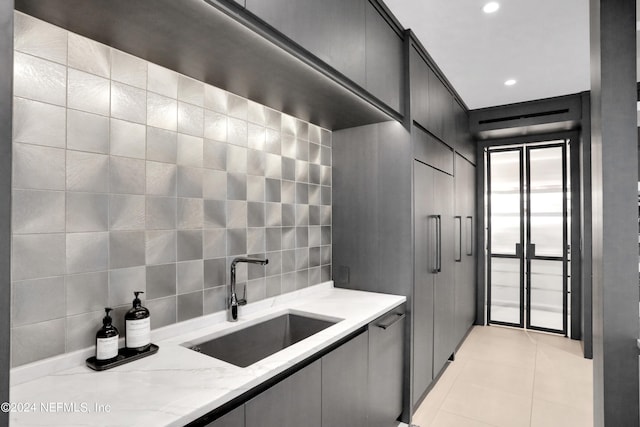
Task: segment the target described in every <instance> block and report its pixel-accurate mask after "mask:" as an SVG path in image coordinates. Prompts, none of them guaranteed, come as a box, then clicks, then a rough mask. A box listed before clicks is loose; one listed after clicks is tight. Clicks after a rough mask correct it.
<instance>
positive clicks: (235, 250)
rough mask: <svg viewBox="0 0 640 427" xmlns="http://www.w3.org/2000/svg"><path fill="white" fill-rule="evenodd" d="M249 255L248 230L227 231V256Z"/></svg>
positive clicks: (234, 229)
mask: <svg viewBox="0 0 640 427" xmlns="http://www.w3.org/2000/svg"><path fill="white" fill-rule="evenodd" d="M246 253H247V229H246V228H229V229H227V255H244V254H246Z"/></svg>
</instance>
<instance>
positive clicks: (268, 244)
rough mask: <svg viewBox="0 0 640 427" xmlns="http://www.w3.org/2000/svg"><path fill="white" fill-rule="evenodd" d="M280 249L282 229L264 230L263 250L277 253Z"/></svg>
mask: <svg viewBox="0 0 640 427" xmlns="http://www.w3.org/2000/svg"><path fill="white" fill-rule="evenodd" d="M280 249H282V229H281V228H279V227H274V228H267V229H266V230H265V250H267V251H279V250H280Z"/></svg>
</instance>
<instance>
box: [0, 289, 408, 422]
mask: <svg viewBox="0 0 640 427" xmlns="http://www.w3.org/2000/svg"><path fill="white" fill-rule="evenodd" d="M405 300H406V298H405V297H403V296H396V295H386V294H378V293H372V292H362V291H352V290H345V289H337V288H333V284H332V283H331V282H327V283H324V284H321V285H317V286H313V287H311V288H308V289H305V290H304V291H301V292H296V293H295V294H293V295H290V294H286V295H282V296H280V297H275V298H269V299H267V300H264V301H259V302H257V303H254V304H248V305H247V306H245V307H242V310H241V311H240V320H239V321H238V322H237V323H229V322H226V321H225V320H224V319H225V317H224V313H216V314H214V315H209V316H205V317H202V318H198V319H194V321H187V322H182V323H179V324H176V325H172V326H171V327H167V328H166V329H167V330H166V331H162V330H158V331H153V332H152V340H153V342H154V343H155V344H157V345H158V346H159V347H160V350H159V352H158V353H157V354H155V355H152V356H149V357H147V358H144V359H141V360H138V361H135V362H131V363H128V364H125V365H122V366H119V367H116V368H113V369H110V370H107V371H102V372H96V371H92V370H91V369H89V368H87V367H86V366H84V365H83V366H76V367H73V368H71V369H66V370H63V371H58V372H52V373H48V374H46V375H44V376H41V377H39V378H36V379H32V380H29V381H26V382H23V383H21V384H14V385H12V387H11V392H10V395H11V403H12V404H13V405H14V409H15V410H17V411H16V412H12V413H11V415H10V423H11V424H10V425H11V426H12V427H19V426H45V425H46V426H72V425H73V426H163V425H164V426H182V425H184V424H187V423H189V422H191V421H193V420H195V419H197V418H199V417H200V416H202V415H204V414H206V413H208V412H210V411H212V410H214V409H215V408H217V407H219V406H220V405H222V404H224V403H225V402H228V401H230V400H231V399H233V398H234V397H237V396H239V395H241V394H242V393H244V392H245V391H247V390H250V389H252V388H253V387H255V386H257V385H259V384H261V383H262V382H264V381H265V380H268V379H269V378H271V377H273V376H275V375H277V374H278V373H280V372H283V371H285V370H286V369H287V368H289V367H291V366H293V365H295V364H296V363H298V362H300V361H302V360H304V359H306V358H308V357H310V356H312V355H314V354H315V353H317V352H318V351H320V350H322V349H324V348H326V347H328V346H330V345H331V344H332V343H335V342H337V341H339V340H340V339H341V338H344V337H346V336H348V335H349V334H350V333H352V332H354V331H356V330H357V329H359V328H360V327H362V326H364V325H366V324H368V323H369V322H371V321H372V320H375V319H376V318H377V317H379V316H381V315H382V314H384V313H385V312H387V311H389V310H391V309H393V308H395V307H397V306H399V305H400V304H402V303H403V302H404V301H405ZM287 312H292V313H296V312H298V313H303V314H304V313H309V314H311V315H312V316H316V317H319V318H329V319H331V318H333V319H344V320H342V321H340V322H338V323H336V324H335V325H332V326H330V327H329V328H327V329H325V330H323V331H321V332H318V333H317V334H315V335H313V336H311V337H309V338H307V339H305V340H302V341H300V342H298V343H296V344H293V345H292V346H290V347H288V348H286V349H284V350H282V351H279V352H278V353H275V354H273V355H271V356H269V357H267V358H264V359H262V360H261V361H259V362H256V363H255V364H253V365H251V366H249V367H246V368H239V367H236V366H234V365H231V364H229V363H226V362H223V361H220V360H217V359H214V358H212V357H209V356H207V355H204V354H200V353H197V352H195V351H192V350H189V349H188V348H186V347H183V346H181V345H180V344H181V343H184V342H188V341H189V340H194V339H196V338H198V337H202V336H210V337H211V338H213V337H216V336H220V335H225V334H227V333H229V332H230V331H232V330H236V329H242V328H244V327H247V326H250V325H252V324H255V323H258V322H260V321H262V320H264V319H268V318H272V317H276V316H277V315H280V314H284V313H287ZM151 315H152V316H153V313H151ZM163 329H165V328H163ZM167 335H174V336H172V337H167ZM159 338H162V339H159ZM84 355H85V356H86V351H85V354H84ZM76 358H77V357H76ZM26 369H32V370H33V369H35V370H37V367H33V368H31V367H25V368H22V369H21V370H22V371H24V370H26ZM42 369H43V368H42V367H40V370H42ZM49 369H50V368H49ZM12 375H13V371H12ZM20 376H22V377H26V376H25V374H24V372H20ZM27 411H28V412H27Z"/></svg>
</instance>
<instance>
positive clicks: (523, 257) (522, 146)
mask: <svg viewBox="0 0 640 427" xmlns="http://www.w3.org/2000/svg"><path fill="white" fill-rule="evenodd" d="M576 137H577V135H576V133H575V132H561V133H556V134H547V135H536V136H529V137H526V136H525V137H518V138H509V139H504V140H497V141H486V142H484V143H483V144H482V145H483V146H482V149H483V152H484V154H485V156H483V157H484V159H483V161H486V163H485V164H486V174H485V181H486V183H487V187H486V188H487V191H486V192H485V191H483V193H484V194H483V199H484V197H486V198H487V203H486V206H487V211H486V224H487V234H486V239H485V240H486V250H487V251H486V258H485V263H486V282H485V286H484V287H485V292H486V293H485V295H486V301H485V303H484V307H486V324H495V325H504V326H513V327H519V328H524V327H525V323H526V329H531V330H537V331H544V332H552V333H561V334H564V335H565V336H566V335H567V333H568V319H567V317H568V297H569V294H568V291H569V289H568V277H570V275H569V271H568V253H567V252H568V250H567V248H568V247H569V246H568V245H569V242H570V240H569V238H570V236H569V233H568V228H567V226H568V212H567V209H568V198H567V185H568V179H569V176H568V173H567V146H569V145H570V143H571V142H574V143H576V144H577V139H576ZM553 140H564V142H561V143H549V144H544V142H545V141H553ZM528 144H531V145H530V146H528ZM534 144H535V145H534ZM501 146H502V147H504V148H494V147H501ZM507 146H511V147H507ZM518 146H519V147H518ZM548 147H562V169H563V170H562V176H563V183H562V186H563V194H565V197H564V198H563V242H564V250H563V256H562V258H559V259H556V257H552V258H553V260H554V261H560V260H562V261H563V295H564V296H565V297H564V298H563V328H562V330H554V329H548V328H543V327H536V326H532V325H531V321H530V318H531V316H530V306H531V304H530V303H531V292H530V289H531V279H530V274H529V271H530V267H531V260H530V257H529V250H525V248H523V247H522V244H523V242H525V232H526V242H529V241H530V238H531V234H530V231H531V230H530V222H529V221H527V223H526V227H525V221H524V216H525V212H526V215H530V213H529V212H530V204H531V199H530V197H528V194H527V198H526V211H525V209H524V208H525V197H524V193H525V191H523V190H524V185H525V179H526V192H527V193H529V191H530V178H531V177H530V170H529V168H526V177H525V176H524V175H525V168H524V162H525V151H526V159H527V160H526V161H528V158H529V151H530V150H531V149H536V148H548ZM505 151H519V157H520V173H519V175H520V176H519V179H520V188H521V191H520V244H519V245H516V246H517V248H516V254H515V255H507V254H497V255H496V254H492V253H491V191H490V189H491V156H490V152H491V153H495V152H505ZM481 158H482V157H481ZM571 166H572V171H573V168H574V167H576V166H577V165H571ZM572 173H573V172H572ZM577 190H578V189H577V188H573V187H572V189H571V191H572V196H575V192H576V191H577ZM573 216H574V213H573V212H572V217H573ZM572 220H575V218H572ZM525 229H526V231H525ZM479 232H480V231H479ZM518 246H519V248H518ZM491 258H511V259H516V258H517V259H520V273H521V274H520V321H519V323H510V322H501V321H491ZM534 258H535V259H547V258H549V257H534ZM479 261H480V262H481V260H479ZM573 262H576V263H579V259H576V257H572V263H573ZM525 263H526V267H527V269H526V278H525V269H524V267H525ZM572 270H573V267H572ZM525 282H526V283H525ZM525 286H526V290H527V292H526V299H527V301H526V309H525V304H524V299H525V292H524V291H525ZM580 286H581V284H580V283H574V282H573V281H572V293H573V290H574V289H576V291H577V292H580V290H579V287H580ZM571 301H572V304H571V316H572V319H573V317H574V316H577V317H578V318H580V316H581V315H582V313H581V307H580V306H577V307H576V305H575V304H574V299H573V298H572V300H571ZM525 310H526V311H527V313H526V314H527V315H526V316H525ZM572 323H573V322H572ZM574 334H575V331H573V330H572V337H573V338H581V335H580V334H576V335H578V336H574Z"/></svg>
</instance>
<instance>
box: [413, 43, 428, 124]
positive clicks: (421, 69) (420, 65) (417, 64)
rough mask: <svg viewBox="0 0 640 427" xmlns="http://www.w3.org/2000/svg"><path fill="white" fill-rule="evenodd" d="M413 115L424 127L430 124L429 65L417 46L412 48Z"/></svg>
mask: <svg viewBox="0 0 640 427" xmlns="http://www.w3.org/2000/svg"><path fill="white" fill-rule="evenodd" d="M410 73H411V79H410V80H411V95H410V96H411V115H412V118H413V120H414V121H415V122H418V123H420V124H421V125H422V126H423V127H425V128H426V127H427V126H428V124H429V120H428V117H429V66H428V65H427V63H426V62H424V60H423V59H422V57H421V56H420V54H419V53H418V52H417V51H416V49H415V48H413V47H412V48H411V58H410Z"/></svg>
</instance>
